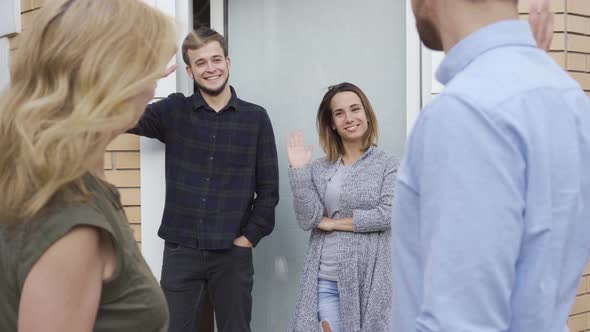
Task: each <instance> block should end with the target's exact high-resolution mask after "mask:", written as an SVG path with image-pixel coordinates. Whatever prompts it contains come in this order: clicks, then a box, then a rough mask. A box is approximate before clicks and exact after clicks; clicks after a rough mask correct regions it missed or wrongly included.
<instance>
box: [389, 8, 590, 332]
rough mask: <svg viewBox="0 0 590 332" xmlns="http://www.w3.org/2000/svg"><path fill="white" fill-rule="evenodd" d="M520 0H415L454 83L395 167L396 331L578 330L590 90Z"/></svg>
mask: <svg viewBox="0 0 590 332" xmlns="http://www.w3.org/2000/svg"><path fill="white" fill-rule="evenodd" d="M516 2H517V1H515V0H413V1H412V7H413V11H414V14H415V16H416V21H417V27H418V31H419V33H420V37H421V39H422V41H423V42H424V44H425V45H426V46H427V47H429V48H431V49H433V50H444V51H445V53H446V57H445V59H444V61H443V62H442V64H441V65H440V67H439V68H438V71H437V78H438V80H439V81H440V82H441V83H443V84H444V85H445V88H444V91H443V92H442V93H441V94H440V95H439V96H437V97H436V98H435V99H434V101H433V102H432V103H431V104H430V105H428V106H427V107H426V108H425V109H424V110H423V112H422V113H421V114H420V117H419V119H418V121H417V123H416V126H415V128H414V130H413V132H412V134H411V136H410V138H409V141H408V144H407V147H406V156H405V159H404V161H403V165H402V167H401V171H400V175H399V176H398V184H397V187H396V199H397V201H396V203H395V205H394V212H393V221H392V229H393V231H392V254H393V257H392V262H393V284H394V303H393V308H394V313H393V327H392V331H396V332H398V331H399V332H402V331H403V332H411V331H420V332H443V331H445V332H458V331H470V332H478V331H490V332H491V331H504V332H530V331H535V332H565V331H568V329H567V326H566V321H567V318H568V315H569V312H570V310H571V306H572V303H573V301H574V298H575V295H576V289H577V286H578V283H579V281H580V277H581V275H582V271H583V270H584V266H585V265H586V262H587V261H588V256H589V253H590V241H589V239H590V204H589V202H590V172H588V171H587V168H588V165H590V101H589V99H588V97H587V96H586V95H585V94H584V91H582V89H581V88H580V86H579V85H578V84H577V83H576V82H575V81H574V80H572V79H571V78H570V77H569V76H568V75H567V73H566V72H564V71H563V70H562V69H561V68H560V67H559V66H558V65H557V64H556V63H555V62H554V61H553V60H552V59H551V58H550V57H549V56H548V55H547V54H546V53H545V52H543V50H541V49H539V48H536V47H535V39H534V38H533V34H532V33H531V30H530V28H529V26H528V24H527V23H526V22H523V21H519V20H518V13H517V4H516ZM545 6H548V2H547V1H545ZM531 15H538V12H537V11H533V12H532V13H531Z"/></svg>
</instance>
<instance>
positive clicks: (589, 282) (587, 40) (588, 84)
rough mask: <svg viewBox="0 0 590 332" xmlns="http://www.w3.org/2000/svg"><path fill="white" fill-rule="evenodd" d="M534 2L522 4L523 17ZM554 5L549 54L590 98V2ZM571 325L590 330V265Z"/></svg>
mask: <svg viewBox="0 0 590 332" xmlns="http://www.w3.org/2000/svg"><path fill="white" fill-rule="evenodd" d="M530 3H531V0H520V1H519V5H520V6H519V10H520V12H521V15H522V17H523V18H526V16H527V14H528V13H527V12H528V10H529V8H530ZM551 6H552V10H553V12H555V13H556V14H555V31H554V38H553V42H552V44H551V49H550V52H549V53H550V55H551V56H552V57H553V58H554V59H555V61H557V63H559V64H560V65H561V66H562V67H563V68H564V69H566V70H567V71H568V72H569V73H570V75H571V76H572V77H573V78H574V79H576V80H577V81H578V82H579V83H580V85H581V86H582V88H583V89H584V90H585V91H586V93H587V94H589V95H590V0H551ZM588 241H590V239H588ZM568 325H569V327H570V330H571V332H580V331H590V265H588V266H586V269H585V271H584V276H583V278H582V280H581V282H580V285H579V286H578V295H577V297H576V301H575V303H574V305H573V307H572V311H571V316H570V318H569V321H568Z"/></svg>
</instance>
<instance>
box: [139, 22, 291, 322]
mask: <svg viewBox="0 0 590 332" xmlns="http://www.w3.org/2000/svg"><path fill="white" fill-rule="evenodd" d="M182 56H183V59H184V61H185V63H186V72H187V73H188V75H189V76H190V77H191V78H192V79H193V80H194V82H195V84H196V86H197V87H198V90H197V91H196V92H195V93H194V94H193V95H192V96H190V97H185V96H183V95H182V94H173V95H171V96H169V97H168V98H166V99H164V100H161V101H158V102H156V103H153V104H151V105H149V106H148V108H147V110H146V112H145V114H144V115H143V117H142V118H141V120H140V121H139V123H138V124H137V126H136V128H134V129H132V130H131V131H130V132H131V133H134V134H138V135H142V136H147V137H151V138H156V139H158V140H159V141H161V142H162V143H164V144H166V204H165V208H164V214H163V216H162V224H161V226H160V229H159V231H158V235H159V236H160V237H161V238H162V239H164V240H165V241H166V243H165V249H164V262H163V266H162V278H161V285H162V288H163V290H164V293H165V295H166V299H167V301H168V305H169V308H170V331H172V332H177V331H195V330H197V326H198V325H199V320H200V319H201V317H202V315H203V307H204V305H205V303H206V301H207V300H208V299H207V296H206V295H205V294H207V293H208V294H209V297H210V300H211V303H212V305H213V309H214V311H215V317H216V321H217V326H218V328H219V330H220V331H250V326H249V325H250V318H251V310H252V297H251V291H252V285H253V265H252V247H253V246H255V245H256V244H257V243H258V242H259V241H260V239H262V238H263V237H264V236H266V235H268V234H270V233H271V231H272V230H273V227H274V222H275V220H274V219H275V206H276V205H277V203H278V200H279V192H278V182H279V179H278V167H277V152H276V147H275V139H274V133H273V129H272V126H271V122H270V119H269V117H268V115H267V113H266V111H265V110H264V109H263V108H262V107H260V106H258V105H255V104H252V103H249V102H246V101H243V100H241V99H239V98H238V97H237V95H236V92H235V90H234V89H233V87H231V86H229V85H228V79H229V70H230V59H229V57H228V54H227V47H226V45H225V40H224V38H223V37H222V36H221V35H220V34H218V33H217V32H215V31H213V30H211V29H208V28H200V29H198V30H196V31H194V32H192V33H190V34H189V35H188V36H187V37H186V38H185V40H184V43H183V45H182Z"/></svg>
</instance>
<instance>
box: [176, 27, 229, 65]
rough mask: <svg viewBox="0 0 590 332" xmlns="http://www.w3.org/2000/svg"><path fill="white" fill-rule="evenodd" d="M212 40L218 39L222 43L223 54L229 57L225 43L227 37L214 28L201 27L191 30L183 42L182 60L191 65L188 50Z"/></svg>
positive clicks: (196, 48) (197, 47)
mask: <svg viewBox="0 0 590 332" xmlns="http://www.w3.org/2000/svg"><path fill="white" fill-rule="evenodd" d="M212 41H216V42H218V43H219V45H221V48H223V55H224V56H225V57H227V44H226V43H225V38H223V36H222V35H220V34H219V32H217V31H215V30H213V29H210V28H208V27H200V28H198V29H196V30H193V31H191V32H189V33H188V35H186V37H185V38H184V41H183V42H182V60H184V63H186V65H187V66H189V67H190V66H191V63H190V59H189V57H188V50H198V49H199V48H201V47H203V46H205V44H207V43H210V42H212Z"/></svg>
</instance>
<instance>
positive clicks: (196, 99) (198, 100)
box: [192, 86, 239, 111]
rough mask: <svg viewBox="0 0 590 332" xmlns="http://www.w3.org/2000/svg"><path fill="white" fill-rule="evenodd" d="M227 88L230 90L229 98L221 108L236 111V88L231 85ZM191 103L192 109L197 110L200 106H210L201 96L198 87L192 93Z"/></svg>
mask: <svg viewBox="0 0 590 332" xmlns="http://www.w3.org/2000/svg"><path fill="white" fill-rule="evenodd" d="M229 89H230V91H231V98H230V99H229V102H228V103H227V105H225V107H224V108H223V109H224V110H226V109H233V110H234V111H238V110H239V109H238V95H237V94H236V90H235V89H234V88H233V87H232V86H230V87H229ZM192 104H193V111H196V110H199V109H201V108H211V107H210V106H209V105H207V102H206V101H205V98H203V96H202V95H201V91H200V90H198V89H197V91H195V93H194V94H193V97H192Z"/></svg>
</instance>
